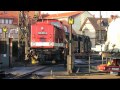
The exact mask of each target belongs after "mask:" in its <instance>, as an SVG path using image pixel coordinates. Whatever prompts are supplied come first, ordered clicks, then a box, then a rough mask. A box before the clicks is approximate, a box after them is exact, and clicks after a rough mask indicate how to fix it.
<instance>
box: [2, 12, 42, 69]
mask: <svg viewBox="0 0 120 90" xmlns="http://www.w3.org/2000/svg"><path fill="white" fill-rule="evenodd" d="M38 12H39V11H29V19H30V20H31V21H32V20H33V18H34V16H35V15H36V14H39V13H40V12H39V13H38ZM18 20H19V11H0V62H2V63H3V65H2V66H5V67H8V66H9V36H12V37H13V48H14V50H17V47H18V45H17V42H18V29H17V28H18V27H19V26H18ZM14 50H13V61H14V60H15V58H16V56H17V52H18V51H14Z"/></svg>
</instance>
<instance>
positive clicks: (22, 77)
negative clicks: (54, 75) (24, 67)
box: [4, 66, 51, 79]
mask: <svg viewBox="0 0 120 90" xmlns="http://www.w3.org/2000/svg"><path fill="white" fill-rule="evenodd" d="M49 67H51V66H44V67H42V68H38V69H35V70H33V71H30V72H28V73H25V74H22V75H19V74H18V75H12V74H8V75H6V77H5V78H4V79H26V78H27V77H30V76H31V75H32V74H33V73H35V72H37V71H42V70H44V69H46V68H49Z"/></svg>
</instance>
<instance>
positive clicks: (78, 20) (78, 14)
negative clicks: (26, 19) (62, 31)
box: [44, 11, 94, 34]
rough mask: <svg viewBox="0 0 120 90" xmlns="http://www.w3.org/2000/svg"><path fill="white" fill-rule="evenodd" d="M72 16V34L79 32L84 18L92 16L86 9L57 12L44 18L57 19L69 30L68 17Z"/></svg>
mask: <svg viewBox="0 0 120 90" xmlns="http://www.w3.org/2000/svg"><path fill="white" fill-rule="evenodd" d="M70 17H72V18H73V19H74V24H73V25H72V31H73V34H80V31H79V29H80V27H81V25H82V23H83V22H84V20H85V19H86V18H87V17H94V16H93V15H92V14H90V13H89V12H88V11H75V12H67V13H58V14H50V15H47V16H46V17H44V19H58V20H60V21H62V22H63V24H65V25H66V26H67V27H68V29H69V30H70V29H71V28H70V25H69V24H68V19H69V18H70Z"/></svg>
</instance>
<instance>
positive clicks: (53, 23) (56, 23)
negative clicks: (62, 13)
mask: <svg viewBox="0 0 120 90" xmlns="http://www.w3.org/2000/svg"><path fill="white" fill-rule="evenodd" d="M51 24H52V25H54V26H56V27H59V28H61V26H60V23H59V22H51Z"/></svg>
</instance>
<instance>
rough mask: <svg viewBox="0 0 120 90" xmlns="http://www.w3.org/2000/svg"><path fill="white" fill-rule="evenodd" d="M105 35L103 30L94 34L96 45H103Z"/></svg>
mask: <svg viewBox="0 0 120 90" xmlns="http://www.w3.org/2000/svg"><path fill="white" fill-rule="evenodd" d="M106 35H107V32H106V31H105V30H102V31H100V30H98V31H97V32H96V44H98V43H104V42H105V41H106Z"/></svg>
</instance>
